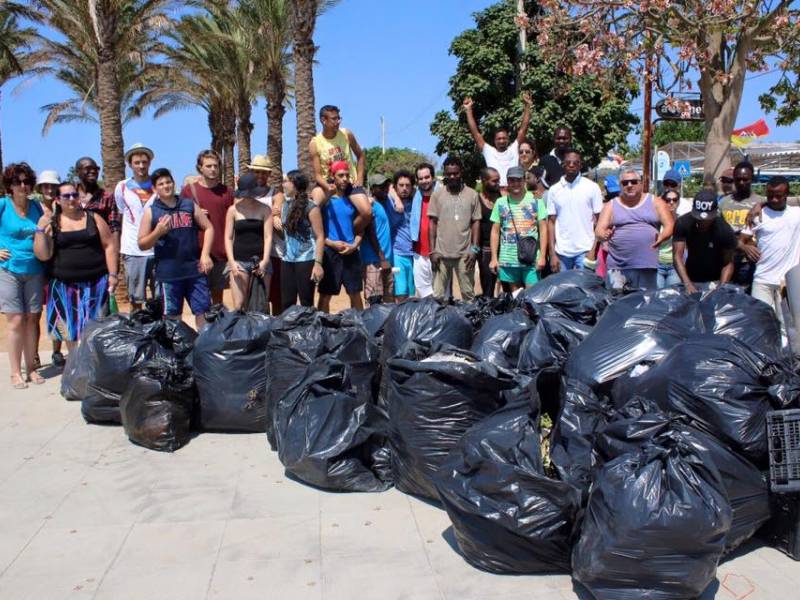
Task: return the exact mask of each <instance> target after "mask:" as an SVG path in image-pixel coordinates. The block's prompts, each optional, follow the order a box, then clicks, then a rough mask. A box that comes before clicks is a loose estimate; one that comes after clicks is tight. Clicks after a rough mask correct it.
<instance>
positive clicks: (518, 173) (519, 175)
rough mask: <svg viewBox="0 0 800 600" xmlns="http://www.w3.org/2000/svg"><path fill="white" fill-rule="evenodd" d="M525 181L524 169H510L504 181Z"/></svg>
mask: <svg viewBox="0 0 800 600" xmlns="http://www.w3.org/2000/svg"><path fill="white" fill-rule="evenodd" d="M509 177H510V178H511V179H525V169H523V168H522V167H511V168H510V169H509V170H508V171H506V179H508V178H509Z"/></svg>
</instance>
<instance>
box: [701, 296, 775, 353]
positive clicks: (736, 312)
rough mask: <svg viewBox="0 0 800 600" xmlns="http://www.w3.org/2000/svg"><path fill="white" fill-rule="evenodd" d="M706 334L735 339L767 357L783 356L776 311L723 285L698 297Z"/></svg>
mask: <svg viewBox="0 0 800 600" xmlns="http://www.w3.org/2000/svg"><path fill="white" fill-rule="evenodd" d="M700 310H701V311H702V313H703V320H704V321H705V323H706V330H707V331H709V332H711V333H719V334H721V335H727V336H729V337H733V338H736V339H737V340H739V341H740V342H743V343H744V344H745V345H747V346H748V347H750V348H752V349H754V350H757V351H759V352H761V353H763V354H767V355H769V356H773V357H778V356H782V352H781V325H780V322H779V321H778V318H777V317H776V315H775V311H774V310H772V308H771V307H770V306H768V305H767V304H766V303H764V302H761V301H760V300H757V299H755V298H753V297H752V296H750V295H749V294H747V293H746V292H745V291H744V289H743V288H741V287H739V286H736V285H724V286H721V287H717V288H716V289H714V290H711V291H704V292H703V293H702V295H701V300H700Z"/></svg>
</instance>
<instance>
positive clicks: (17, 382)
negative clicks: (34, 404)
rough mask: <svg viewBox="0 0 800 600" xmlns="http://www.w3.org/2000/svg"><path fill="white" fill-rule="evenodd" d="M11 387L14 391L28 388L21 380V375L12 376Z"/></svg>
mask: <svg viewBox="0 0 800 600" xmlns="http://www.w3.org/2000/svg"><path fill="white" fill-rule="evenodd" d="M11 387H13V388H14V389H15V390H24V389H25V388H27V387H28V384H27V383H25V380H24V379H22V375H12V376H11Z"/></svg>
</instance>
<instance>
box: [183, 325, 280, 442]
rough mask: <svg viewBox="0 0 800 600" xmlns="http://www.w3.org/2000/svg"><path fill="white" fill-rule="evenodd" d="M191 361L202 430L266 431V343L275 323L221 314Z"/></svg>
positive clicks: (201, 338)
mask: <svg viewBox="0 0 800 600" xmlns="http://www.w3.org/2000/svg"><path fill="white" fill-rule="evenodd" d="M207 318H208V319H209V323H208V325H207V326H206V327H205V328H204V329H203V331H202V332H201V333H200V335H199V336H198V338H197V341H196V342H195V346H194V354H193V356H192V360H193V364H194V371H195V381H196V383H197V395H198V399H199V425H200V427H201V428H202V429H205V430H207V431H231V432H233V431H241V432H261V433H263V432H265V431H266V430H267V406H266V401H265V398H264V396H265V391H266V380H267V364H266V361H265V357H266V352H267V343H268V341H269V337H270V326H271V323H272V319H270V317H268V316H266V315H264V314H262V313H257V312H251V313H245V312H241V311H233V312H228V311H218V312H215V313H214V314H212V313H209V314H207Z"/></svg>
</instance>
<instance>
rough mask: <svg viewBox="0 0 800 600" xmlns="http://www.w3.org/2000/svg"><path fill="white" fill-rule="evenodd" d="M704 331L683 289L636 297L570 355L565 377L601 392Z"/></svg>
mask: <svg viewBox="0 0 800 600" xmlns="http://www.w3.org/2000/svg"><path fill="white" fill-rule="evenodd" d="M548 279H549V278H548ZM545 281H547V280H545ZM531 289H533V288H531ZM702 331H704V325H703V317H702V315H701V313H700V303H699V301H698V300H697V299H696V298H692V297H690V296H687V295H686V294H684V293H683V292H681V291H680V290H679V289H678V288H664V289H661V290H656V291H649V292H635V293H633V294H630V295H628V296H625V297H623V298H621V299H619V300H617V301H616V302H614V303H613V304H611V305H610V306H609V307H608V309H607V310H606V311H605V313H603V316H602V318H601V319H600V320H599V321H598V323H597V325H596V326H595V327H594V329H592V331H591V333H589V335H588V336H586V339H585V340H584V341H583V342H582V343H581V344H579V345H578V346H577V347H576V348H575V349H574V350H573V351H572V353H571V354H570V357H569V360H567V363H566V364H565V365H564V374H565V375H567V377H569V378H570V379H577V380H578V381H582V382H584V383H586V384H588V385H589V386H591V387H592V388H593V389H598V388H599V387H600V386H601V384H605V383H608V382H612V381H613V380H614V379H616V378H617V377H619V376H620V375H622V374H623V373H625V372H626V371H627V370H629V369H631V368H632V367H634V366H635V365H637V364H639V363H641V362H646V361H651V362H652V361H656V360H658V359H660V358H661V357H663V356H664V355H665V354H666V353H667V352H669V351H670V350H671V349H672V347H673V346H675V344H677V343H678V342H680V341H683V340H685V339H687V338H688V337H689V336H690V335H692V334H694V333H698V332H702Z"/></svg>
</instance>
